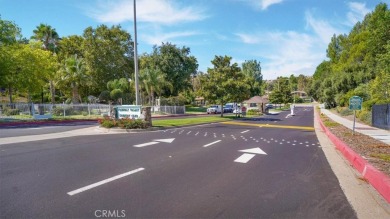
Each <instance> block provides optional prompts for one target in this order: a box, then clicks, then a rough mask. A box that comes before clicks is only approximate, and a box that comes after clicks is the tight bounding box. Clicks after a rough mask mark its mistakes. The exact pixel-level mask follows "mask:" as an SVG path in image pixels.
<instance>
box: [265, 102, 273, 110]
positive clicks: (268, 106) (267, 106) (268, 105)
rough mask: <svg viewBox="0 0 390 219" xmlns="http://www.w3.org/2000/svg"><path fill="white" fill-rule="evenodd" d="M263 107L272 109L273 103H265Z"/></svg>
mask: <svg viewBox="0 0 390 219" xmlns="http://www.w3.org/2000/svg"><path fill="white" fill-rule="evenodd" d="M265 107H266V108H268V109H273V108H274V105H272V104H270V103H267V104H265Z"/></svg>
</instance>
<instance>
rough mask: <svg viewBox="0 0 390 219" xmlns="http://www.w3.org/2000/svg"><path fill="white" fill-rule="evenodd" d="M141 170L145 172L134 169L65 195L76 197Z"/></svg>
mask: <svg viewBox="0 0 390 219" xmlns="http://www.w3.org/2000/svg"><path fill="white" fill-rule="evenodd" d="M142 170H145V168H142V167H141V168H138V169H135V170H132V171H129V172H126V173H122V174H120V175H116V176H113V177H111V178H108V179H105V180H102V181H99V182H97V183H94V184H91V185H88V186H84V187H82V188H79V189H76V190H73V191H71V192H68V193H67V194H68V195H70V196H72V195H76V194H78V193H80V192H84V191H86V190H89V189H92V188H95V187H97V186H101V185H103V184H106V183H109V182H111V181H114V180H117V179H120V178H122V177H125V176H128V175H131V174H134V173H137V172H140V171H142Z"/></svg>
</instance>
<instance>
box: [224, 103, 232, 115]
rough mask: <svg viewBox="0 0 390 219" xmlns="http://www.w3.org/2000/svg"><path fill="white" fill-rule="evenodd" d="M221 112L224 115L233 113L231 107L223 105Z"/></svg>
mask: <svg viewBox="0 0 390 219" xmlns="http://www.w3.org/2000/svg"><path fill="white" fill-rule="evenodd" d="M223 112H224V113H232V112H233V105H230V104H229V105H225V106H224V107H223Z"/></svg>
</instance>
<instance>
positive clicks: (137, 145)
mask: <svg viewBox="0 0 390 219" xmlns="http://www.w3.org/2000/svg"><path fill="white" fill-rule="evenodd" d="M173 140H175V139H174V138H167V139H155V140H154V141H152V142H146V143H143V144H136V145H134V147H136V148H141V147H146V146H149V145H154V144H158V143H161V142H164V143H172V142H173Z"/></svg>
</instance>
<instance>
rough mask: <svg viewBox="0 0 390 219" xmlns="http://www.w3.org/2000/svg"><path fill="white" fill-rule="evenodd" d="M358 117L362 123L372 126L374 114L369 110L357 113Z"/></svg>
mask: <svg viewBox="0 0 390 219" xmlns="http://www.w3.org/2000/svg"><path fill="white" fill-rule="evenodd" d="M356 117H357V118H359V119H360V121H362V122H364V123H366V124H369V125H371V124H372V112H371V111H367V110H359V111H357V112H356Z"/></svg>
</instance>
